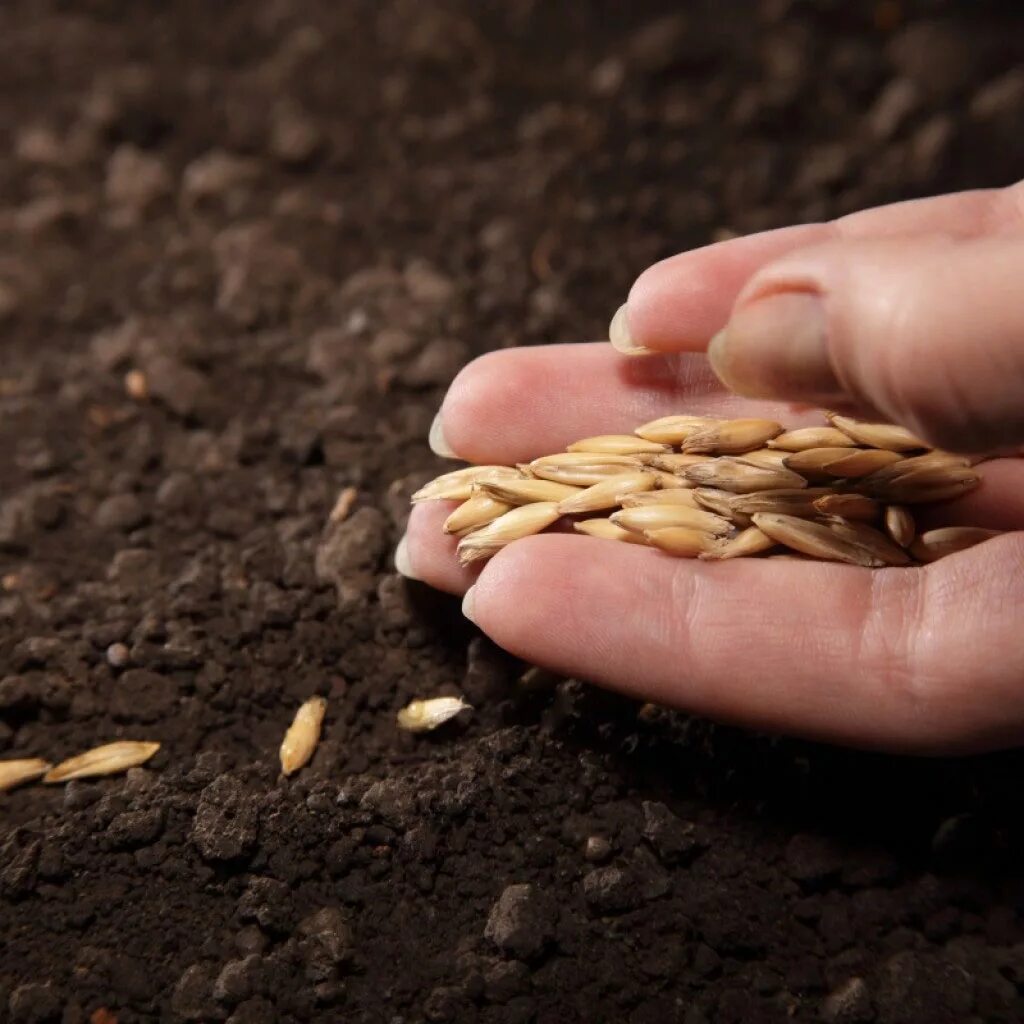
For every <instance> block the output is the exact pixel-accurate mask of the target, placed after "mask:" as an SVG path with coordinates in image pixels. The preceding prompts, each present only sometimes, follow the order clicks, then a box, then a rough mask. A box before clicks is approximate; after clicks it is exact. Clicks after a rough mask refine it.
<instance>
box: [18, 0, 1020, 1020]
mask: <svg viewBox="0 0 1024 1024" xmlns="http://www.w3.org/2000/svg"><path fill="white" fill-rule="evenodd" d="M1022 49H1024V13H1022V12H1021V9H1020V7H1019V6H1018V5H1015V4H995V3H983V2H976V3H973V4H969V5H968V4H957V3H953V2H937V0H936V2H927V3H920V4H909V3H901V2H899V0H879V2H877V3H874V4H870V3H865V4H849V3H844V2H841V0H833V2H822V3H800V2H787V0H765V2H762V3H758V4H752V3H746V2H743V3H741V2H737V3H731V4H728V5H722V4H716V3H710V2H695V3H691V4H687V5H679V4H670V3H655V2H643V3H632V4H628V5H627V4H624V3H613V2H610V0H609V2H600V3H599V2H590V3H551V4H549V3H542V2H539V0H538V2H534V0H503V2H501V3H485V4H480V3H475V2H473V0H439V2H427V3H424V2H413V0H384V2H380V3H373V2H369V0H365V2H357V0H349V2H344V3H338V2H335V0H269V2H264V3H241V2H238V3H234V2H231V3H220V2H218V3H209V2H204V0H177V2H169V3H157V2H154V0H136V2H133V3H129V2H119V0H78V2H75V0H5V2H4V3H3V4H2V5H0V142H2V146H0V345H2V349H0V433H2V438H3V442H2V445H0V578H2V586H0V757H4V758H9V757H27V756H43V757H46V758H49V759H53V760H56V759H59V758H62V757H65V756H67V755H70V754H72V753H77V752H79V751H81V750H84V749H87V748H89V747H91V746H93V745H95V744H98V743H101V742H106V741H108V740H111V739H114V738H135V739H158V740H160V741H161V742H162V743H163V747H162V749H161V751H160V752H159V754H158V755H157V756H156V757H155V758H154V759H153V760H152V761H151V762H150V763H149V764H147V765H146V766H145V768H139V769H134V770H132V771H130V772H129V773H128V774H127V775H122V776H117V777H111V778H106V779H100V780H95V781H77V782H72V783H70V784H68V785H66V786H63V787H61V786H54V787H43V786H38V785H34V786H26V787H23V788H21V789H18V790H15V791H13V792H10V793H7V794H2V795H0V939H2V941H0V1019H3V1020H4V1021H10V1022H12V1024H41V1022H47V1021H63V1022H65V1024H77V1022H84V1021H89V1022H91V1024H114V1022H119V1024H128V1022H132V1021H148V1020H165V1021H231V1022H232V1024H272V1022H275V1021H282V1022H291V1021H304V1022H306V1021H339V1020H344V1021H350V1022H366V1024H370V1022H378V1021H379V1022H390V1024H400V1022H419V1021H431V1022H444V1021H458V1022H462V1021H468V1022H472V1021H480V1022H493V1024H513V1022H517V1024H527V1022H531V1021H536V1022H538V1024H554V1022H576V1021H580V1022H600V1021H625V1022H629V1024H661V1022H680V1024H711V1022H714V1024H741V1022H742V1024H754V1022H761V1021H814V1020H825V1021H835V1022H849V1024H853V1022H865V1024H866V1022H872V1021H877V1022H879V1024H915V1022H929V1024H946V1022H957V1024H961V1022H982V1021H984V1022H1000V1021H1005V1022H1011V1021H1020V1020H1022V1019H1024V917H1022V913H1021V910H1022V900H1024V868H1022V864H1024V860H1022V853H1024V834H1022V827H1021V822H1022V795H1021V794H1022V790H1021V786H1020V778H1021V773H1022V770H1024V760H1022V757H1021V756H1020V755H1018V754H1005V755H1000V756H993V757H988V758H979V759H973V760H968V761H952V760H951V761H910V760H899V759H894V758H886V757H881V756H874V755H866V754H857V753H852V752H844V751H839V750H834V749H828V748H825V747H817V746H813V745H810V744H804V743H796V742H789V741H780V740H776V739H770V738H764V737H758V736H753V735H749V734H746V733H743V732H740V731H737V730H730V729H724V728H716V727H714V726H712V725H710V724H708V723H705V722H702V721H697V720H690V719H686V718H685V717H683V716H680V715H673V714H668V713H665V712H655V713H654V714H649V713H646V712H645V713H644V714H642V715H638V713H637V712H638V708H637V706H636V705H634V704H632V703H630V702H629V701H626V700H623V699H618V698H614V697H610V696H608V695H606V694H602V693H600V692H597V691H595V690H593V689H591V688H589V687H588V686H586V685H585V684H584V683H582V682H580V681H574V680H561V681H558V680H556V681H551V682H550V685H548V686H540V687H538V688H534V689H527V688H524V687H523V686H522V685H521V684H520V683H519V682H517V680H518V679H519V677H520V676H521V675H522V673H523V670H524V668H525V666H523V665H521V664H517V663H515V662H513V661H512V660H511V659H510V658H508V657H507V656H505V655H503V654H502V653H501V652H500V651H498V650H496V649H495V648H494V647H493V646H492V645H490V644H489V642H487V641H486V640H484V639H482V638H481V637H479V636H478V635H475V634H474V633H473V631H472V630H471V629H470V628H469V627H468V625H467V624H466V623H465V621H464V620H463V619H462V618H461V616H460V615H459V611H458V608H457V605H456V603H455V602H454V601H452V600H450V599H448V598H445V597H442V596H439V595H437V594H434V593H431V592H428V591H426V590H424V589H422V588H418V587H416V586H407V585H406V584H405V583H404V582H403V581H402V580H400V578H398V577H397V576H396V575H395V574H394V572H393V570H392V568H391V563H390V553H391V551H392V548H393V546H394V544H395V542H396V541H397V540H398V538H399V536H400V534H401V530H402V525H403V521H404V518H405V516H406V509H407V498H408V495H409V493H410V492H411V490H412V489H413V488H414V487H415V486H417V485H418V484H419V483H421V482H423V481H424V480H426V479H427V478H429V477H430V476H431V475H432V474H434V473H435V472H436V471H437V470H438V469H439V463H438V462H437V460H435V459H433V457H432V456H430V455H429V453H428V451H427V448H426V445H425V440H424V439H425V435H426V432H427V429H428V426H429V424H430V421H431V417H432V416H433V413H434V411H435V409H436V408H437V406H438V403H439V401H440V399H441V396H442V394H443V392H444V388H445V386H446V384H447V383H448V381H449V380H450V379H451V378H452V376H453V375H454V373H455V372H456V371H457V370H458V368H459V367H460V366H461V365H463V364H464V363H465V362H466V361H467V360H468V359H470V358H471V357H472V356H473V355H475V354H478V353H480V352H483V351H484V350H486V349H490V348H496V347H502V346H509V345H522V344H535V343H544V342H549V341H554V340H559V341H565V340H577V339H585V338H592V337H600V336H602V334H603V331H604V329H605V325H606V323H607V319H608V316H609V313H610V312H611V311H612V310H613V309H614V308H615V306H616V305H617V304H618V302H619V301H620V299H621V297H622V296H623V295H624V293H625V290H626V288H627V287H628V285H629V283H630V281H631V280H632V278H633V276H635V274H636V273H637V272H638V271H639V270H640V269H642V268H643V267H644V266H645V265H647V264H648V263H650V262H651V261H652V260H654V259H657V258H659V257H661V256H664V255H667V254H669V253H670V252H672V251H675V250H678V249H681V248H685V247H689V246H693V245H697V244H702V243H705V242H707V241H709V240H711V239H714V238H720V237H727V236H728V234H729V233H732V232H748V231H752V230H756V229H761V228H766V227H771V226H777V225H782V224H786V223H790V222H795V221H806V220H811V219H818V218H822V217H829V216H833V215H836V214H839V213H842V212H845V211H849V210H853V209H856V208H858V207H863V206H866V205H872V204H876V203H880V202H883V201H888V200H893V199H897V198H902V197H908V196H913V195H918V194H925V193H930V192H935V191H940V190H946V189H952V188H961V187H967V186H981V185H996V184H1005V183H1008V182H1010V181H1012V180H1014V179H1015V178H1017V177H1020V176H1022V175H1024V132H1021V125H1022V123H1024V63H1022V58H1024V53H1022ZM346 487H354V488H356V491H357V497H356V502H355V506H354V508H353V509H352V511H351V513H350V514H349V516H348V517H347V518H345V519H343V520H340V521H337V522H335V523H333V524H330V525H327V526H326V528H325V524H327V522H328V517H329V514H330V513H331V510H332V508H333V506H334V502H335V500H336V498H337V496H338V494H339V492H340V491H341V490H342V489H343V488H346ZM440 693H444V694H456V693H459V694H463V695H465V696H466V698H467V699H468V700H469V702H470V703H471V704H472V705H473V706H474V708H475V710H474V711H473V713H472V714H468V713H467V714H465V715H464V716H460V719H459V720H458V721H456V722H454V723H452V724H450V725H449V726H447V727H445V728H443V729H442V730H440V731H439V732H438V733H436V734H433V735H431V736H428V737H411V736H409V735H407V734H403V733H401V732H399V731H398V730H397V729H396V727H395V711H396V710H397V709H398V708H399V707H401V706H403V705H404V704H405V703H406V702H407V701H408V700H410V699H411V698H413V697H415V696H423V695H434V694H440ZM312 694H322V695H324V696H326V697H327V698H328V699H329V702H330V704H329V710H328V715H327V720H326V724H325V730H324V738H323V742H322V744H321V745H320V747H319V749H318V751H317V753H316V756H315V758H314V760H313V761H312V763H311V765H310V766H309V767H308V768H307V769H306V770H304V771H303V772H302V773H301V774H299V775H297V776H296V777H293V778H292V779H290V780H287V781H285V780H282V779H281V778H280V777H279V775H278V770H277V747H278V745H279V743H280V740H281V737H282V735H283V733H284V730H285V728H286V727H287V725H288V723H289V721H290V720H291V716H292V714H293V712H294V710H295V708H296V706H297V705H298V703H299V702H300V701H301V700H302V699H304V698H306V697H308V696H310V695H312ZM463 718H464V719H465V720H464V721H463V720H462V719H463Z"/></svg>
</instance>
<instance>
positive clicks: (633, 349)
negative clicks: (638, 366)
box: [608, 306, 651, 356]
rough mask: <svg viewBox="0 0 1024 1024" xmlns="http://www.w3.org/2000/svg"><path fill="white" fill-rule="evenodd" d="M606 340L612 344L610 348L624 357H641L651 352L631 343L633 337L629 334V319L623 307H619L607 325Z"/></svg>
mask: <svg viewBox="0 0 1024 1024" xmlns="http://www.w3.org/2000/svg"><path fill="white" fill-rule="evenodd" d="M608 340H609V341H610V342H611V343H612V348H614V349H615V350H616V351H617V352H621V353H622V354H623V355H624V356H643V355H647V354H648V353H649V352H650V351H651V349H649V348H644V346H643V345H637V344H636V343H635V342H634V341H633V336H632V335H631V334H630V333H629V319H628V314H627V312H626V307H625V306H619V308H618V309H617V310H616V311H615V316H613V317H612V322H611V323H610V324H609V325H608Z"/></svg>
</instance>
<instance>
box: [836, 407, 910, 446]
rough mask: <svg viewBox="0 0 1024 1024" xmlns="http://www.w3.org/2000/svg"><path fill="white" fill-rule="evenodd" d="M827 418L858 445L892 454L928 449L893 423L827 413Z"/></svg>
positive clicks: (904, 429)
mask: <svg viewBox="0 0 1024 1024" xmlns="http://www.w3.org/2000/svg"><path fill="white" fill-rule="evenodd" d="M826 416H827V418H828V421H829V423H831V424H832V426H833V427H835V428H836V429H837V430H841V431H842V432H843V433H844V434H846V435H847V436H848V437H852V438H853V440H854V441H856V442H857V443H858V444H863V445H868V446H870V447H871V448H884V449H887V450H888V451H891V452H911V451H915V450H916V449H920V448H927V447H928V445H927V444H926V443H925V442H924V441H922V440H921V439H920V438H919V437H917V436H915V435H914V434H912V433H911V432H910V431H909V430H907V429H906V427H897V426H894V425H893V424H891V423H863V422H861V421H860V420H855V419H851V418H850V417H849V416H840V415H838V414H837V413H826Z"/></svg>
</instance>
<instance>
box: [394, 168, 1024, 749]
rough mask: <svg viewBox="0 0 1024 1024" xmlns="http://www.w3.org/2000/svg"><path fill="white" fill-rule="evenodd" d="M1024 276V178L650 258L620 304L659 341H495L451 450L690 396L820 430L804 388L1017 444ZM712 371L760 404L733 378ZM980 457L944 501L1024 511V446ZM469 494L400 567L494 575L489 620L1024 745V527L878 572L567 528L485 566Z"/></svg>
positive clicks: (952, 516)
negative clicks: (467, 536)
mask: <svg viewBox="0 0 1024 1024" xmlns="http://www.w3.org/2000/svg"><path fill="white" fill-rule="evenodd" d="M1022 269H1024V184H1021V185H1017V186H1014V187H1013V188H1010V189H1005V190H1001V191H990V192H974V193H964V194H961V195H954V196H944V197H939V198H936V199H930V200H922V201H918V202H913V203H904V204H899V205H896V206H891V207H885V208H881V209H878V210H871V211H867V212H865V213H861V214H857V215H854V216H852V217H848V218H844V219H843V220H840V221H836V222H833V223H831V224H827V225H810V226H805V227H796V228H788V229H784V230H781V231H775V232H768V233H765V234H761V235H755V236H751V237H747V238H739V239H735V240H733V241H729V242H724V243H720V244H718V245H713V246H709V247H707V248H704V249H699V250H696V251H693V252H689V253H684V254H681V255H679V256H676V257H673V258H672V259H669V260H666V261H664V262H662V263H660V264H657V265H656V266H654V267H652V268H650V269H649V270H648V271H646V272H645V273H644V274H642V275H641V277H640V278H639V279H638V281H637V282H636V284H635V285H634V287H633V289H632V291H631V293H630V296H629V301H628V306H627V308H626V309H624V310H623V311H620V313H618V314H617V315H616V319H615V321H614V323H613V329H612V331H611V334H612V337H613V342H614V343H615V344H616V346H617V347H619V348H620V349H632V350H634V351H635V350H636V349H637V348H638V347H639V348H640V349H641V354H642V355H643V356H644V358H631V359H626V358H623V357H622V355H620V354H619V353H617V352H615V351H613V350H612V348H611V347H609V346H608V345H604V344H589V345H562V346H549V347H545V348H536V349H516V350H508V351H502V352H495V353H491V354H489V355H487V356H484V357H482V358H480V359H478V360H476V361H475V362H473V363H472V364H470V365H469V366H467V367H466V368H465V370H463V371H462V373H460V374H459V376H458V378H457V379H456V381H455V382H454V384H453V385H452V387H451V389H450V391H449V393H448V395H447V396H446V398H445V401H444V404H443V407H442V410H441V412H440V414H439V417H438V420H437V421H436V423H435V428H434V430H432V432H431V441H432V446H433V447H434V449H435V451H437V452H438V453H439V454H447V455H453V454H455V453H457V455H458V457H459V458H463V459H466V460H468V461H471V462H500V463H513V462H521V461H525V460H528V459H530V458H533V457H535V456H538V455H541V454H544V453H547V452H551V451H555V450H557V449H558V448H561V447H564V446H565V445H566V444H567V443H569V442H571V441H573V440H575V439H576V438H579V437H584V436H588V435H593V434H599V433H610V432H616V431H623V432H628V431H629V430H630V429H631V428H632V427H633V426H635V425H636V424H637V423H640V422H643V421H645V420H650V419H654V418H656V417H658V416H663V415H668V414H670V413H674V412H688V413H690V412H692V413H696V414H705V415H712V416H716V415H717V416H766V417H769V418H774V419H778V420H780V421H782V422H785V423H786V424H787V426H789V425H796V422H797V421H798V420H799V416H797V415H795V414H794V413H795V408H794V406H793V405H791V404H786V403H791V402H794V401H799V402H801V403H818V404H827V405H829V406H831V407H836V406H850V407H855V408H858V409H861V410H863V409H865V408H867V409H871V410H874V411H875V412H876V413H877V414H879V415H881V416H882V417H883V418H885V419H887V420H891V421H893V422H898V423H901V424H903V425H905V426H907V427H909V428H910V429H911V430H912V431H913V432H914V433H916V434H918V435H920V436H922V437H923V438H924V439H925V440H927V441H929V442H931V443H933V444H936V445H939V446H942V447H946V448H951V449H954V450H958V451H980V450H985V451H992V450H998V451H1010V450H1017V449H1019V447H1020V445H1021V444H1024V288H1022V287H1021V272H1022ZM726 324H728V326H727V327H726ZM723 327H725V328H726V329H725V330H724V332H723V331H722V328H723ZM712 339H714V341H712ZM709 344H710V345H711V351H710V353H709V355H710V357H711V365H709V361H708V357H707V356H706V355H705V351H706V350H707V349H708V346H709ZM652 353H653V354H652ZM712 366H713V367H714V369H715V370H717V371H718V373H719V375H720V376H721V378H722V380H724V381H725V383H726V384H728V385H729V386H730V387H731V388H733V389H734V390H735V391H739V392H742V393H743V394H745V395H748V396H751V397H748V398H739V397H737V396H736V395H734V394H731V393H730V392H729V390H727V389H726V388H725V387H723V386H722V383H721V382H720V381H719V380H718V379H717V378H716V376H715V373H713V372H712ZM799 408H800V409H801V413H800V415H802V416H803V417H804V418H808V417H809V416H810V415H811V414H809V413H808V412H807V411H806V405H801V406H800V407H799ZM811 418H814V417H811ZM978 468H979V471H980V472H981V473H982V475H983V477H984V479H985V483H984V486H982V487H981V488H980V489H979V490H978V491H975V492H973V493H972V494H970V495H969V496H967V497H966V498H964V499H962V500H960V501H958V502H955V503H953V504H951V505H949V506H946V507H944V508H941V509H938V510H936V511H935V512H934V513H932V514H933V515H934V516H937V517H941V518H939V519H938V520H937V521H938V522H941V523H954V522H966V523H971V524H974V525H985V526H992V527H995V528H1000V529H1010V530H1013V529H1017V528H1019V527H1020V526H1021V525H1022V524H1024V461H1022V460H1020V459H1017V458H999V459H995V460H992V461H989V462H986V463H984V464H982V465H981V466H979V467H978ZM451 509H452V505H451V504H450V503H429V504H426V505H420V506H417V507H416V508H415V509H414V510H413V513H412V516H411V518H410V522H409V528H408V534H407V536H406V538H405V539H404V540H403V542H402V544H401V545H400V549H399V552H398V553H397V554H396V565H397V566H398V568H399V569H400V571H402V572H404V573H405V574H406V575H408V576H412V577H414V578H417V579H421V580H424V581H426V582H428V583H430V584H431V585H433V586H436V587H439V588H441V589H443V590H447V591H450V592H452V593H466V592H467V590H468V594H467V597H466V599H465V602H464V609H465V611H466V613H467V615H468V616H469V617H470V618H471V619H472V620H473V621H474V622H475V623H476V624H477V625H478V626H479V627H480V628H481V629H482V630H483V631H484V632H485V633H487V634H488V635H489V636H491V637H492V639H494V640H495V641H496V642H497V643H499V644H500V645H501V646H503V647H505V648H507V649H508V650H510V651H512V652H513V653H515V654H517V655H519V656H521V657H523V658H525V659H527V660H529V661H531V662H534V663H536V664H540V665H543V666H545V667H548V668H551V669H553V670H555V671H558V672H562V673H564V674H566V675H573V676H578V677H580V678H583V679H587V680H591V681H593V682H595V683H598V684H600V685H604V686H608V687H610V688H613V689H617V690H620V691H622V692H625V693H628V694H631V695H633V696H636V697H638V698H641V699H644V700H650V701H654V702H656V703H659V704H664V705H669V706H673V707H679V708H682V709H685V710H687V711H689V712H692V713H695V714H701V715H705V716H708V717H711V718H716V719H719V720H723V721H732V722H738V723H742V724H746V725H750V726H754V727H757V728H763V729H770V730H775V731H781V732H789V733H798V734H802V735H807V736H812V737H816V738H821V739H828V740H834V741H837V742H843V743H850V744H856V745H861V746H874V747H883V748H888V749H891V750H897V751H906V752H911V751H917V752H939V751H966V750H979V749H986V748H993V747H998V746H1003V745H1008V744H1013V743H1017V742H1020V741H1021V740H1022V739H1024V622H1022V621H1021V614H1020V611H1021V608H1022V607H1024V605H1022V600H1024V533H1011V534H1008V535H1007V536H1005V537H999V538H996V539H994V540H991V541H988V542H986V543H985V544H982V545H979V546H978V547H976V548H973V549H971V550H969V551H965V552H962V553H961V554H959V555H955V556H952V557H950V558H947V559H944V560H942V561H939V562H937V563H935V564H933V565H929V566H927V567H925V568H918V569H884V570H874V571H872V570H864V569H858V568H854V567H850V566H841V565H834V564H827V563H813V562H798V561H760V560H737V561H730V562H718V563H707V562H697V561H690V560H677V559H672V558H668V557H664V556H662V555H660V554H657V553H655V552H652V551H650V550H649V549H644V548H640V547H637V546H634V545H629V544H614V543H610V542H607V541H602V540H598V539H596V538H591V537H583V536H579V535H570V534H549V535H542V536H537V537H530V538H525V539H523V540H519V541H516V542H515V543H514V544H512V545H510V546H509V547H508V548H506V549H505V550H503V551H501V552H499V553H498V554H497V555H496V556H495V557H494V558H493V559H492V560H491V561H490V562H489V563H487V564H486V565H485V566H484V568H483V570H482V571H480V570H474V569H472V568H469V569H464V568H460V567H459V565H458V563H457V561H456V559H455V557H454V546H455V541H454V539H452V538H447V537H444V536H443V535H442V533H441V529H440V527H441V523H442V522H443V520H444V518H445V517H446V516H447V515H448V514H449V513H450V511H451ZM927 525H929V526H930V525H935V523H934V522H932V523H928V524H927ZM598 545H600V546H598ZM474 582H475V585H473V584H474ZM471 586H472V589H471V590H469V589H468V588H470V587H471Z"/></svg>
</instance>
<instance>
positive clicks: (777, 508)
mask: <svg viewBox="0 0 1024 1024" xmlns="http://www.w3.org/2000/svg"><path fill="white" fill-rule="evenodd" d="M831 493H833V492H832V491H830V490H829V489H828V488H827V487H808V488H806V489H804V490H798V489H794V488H786V489H783V490H772V491H755V492H753V493H751V494H734V495H733V497H732V500H731V501H730V502H729V505H730V507H731V508H732V511H733V513H734V514H735V513H737V512H742V513H743V514H744V515H748V516H752V515H754V514H755V513H759V512H766V513H769V514H777V515H784V516H813V515H816V514H817V511H818V510H817V509H816V508H815V507H814V503H815V502H816V501H817V500H818V499H819V498H823V497H824V496H825V495H826V494H831Z"/></svg>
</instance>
